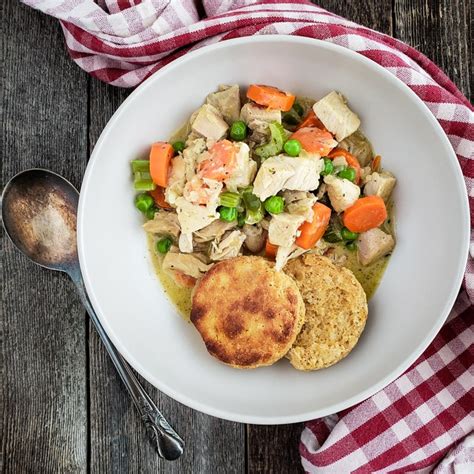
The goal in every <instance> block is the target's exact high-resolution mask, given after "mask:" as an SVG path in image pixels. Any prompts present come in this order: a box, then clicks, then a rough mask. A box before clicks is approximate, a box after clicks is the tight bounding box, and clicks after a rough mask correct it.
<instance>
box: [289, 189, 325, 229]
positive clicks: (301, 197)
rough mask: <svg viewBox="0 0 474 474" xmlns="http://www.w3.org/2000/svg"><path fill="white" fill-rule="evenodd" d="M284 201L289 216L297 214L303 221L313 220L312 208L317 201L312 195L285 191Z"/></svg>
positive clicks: (303, 192)
mask: <svg viewBox="0 0 474 474" xmlns="http://www.w3.org/2000/svg"><path fill="white" fill-rule="evenodd" d="M283 198H284V199H285V205H286V209H287V210H288V212H289V213H290V214H298V215H299V216H302V217H303V218H304V220H305V221H309V222H312V220H313V214H314V212H313V206H314V204H315V202H316V201H317V198H316V196H315V195H314V194H313V193H308V192H305V191H285V192H284V193H283Z"/></svg>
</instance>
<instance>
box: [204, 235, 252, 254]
mask: <svg viewBox="0 0 474 474" xmlns="http://www.w3.org/2000/svg"><path fill="white" fill-rule="evenodd" d="M244 241H245V234H244V233H243V232H241V231H240V230H233V231H232V232H230V233H229V234H228V235H225V236H224V238H223V239H222V240H221V241H218V240H217V239H216V240H215V241H214V242H212V244H211V252H210V254H209V256H210V258H211V260H213V261H218V260H227V259H228V258H233V257H237V256H238V255H239V254H240V250H241V248H242V244H243V243H244Z"/></svg>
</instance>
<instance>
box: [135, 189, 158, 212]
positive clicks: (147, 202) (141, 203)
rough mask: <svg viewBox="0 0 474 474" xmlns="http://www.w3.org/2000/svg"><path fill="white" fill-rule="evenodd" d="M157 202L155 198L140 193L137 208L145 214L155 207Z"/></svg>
mask: <svg viewBox="0 0 474 474" xmlns="http://www.w3.org/2000/svg"><path fill="white" fill-rule="evenodd" d="M154 204H155V201H154V200H153V198H152V197H151V196H150V195H149V194H147V193H140V194H137V195H136V196H135V207H136V208H137V209H138V210H139V211H140V212H143V213H146V211H148V209H150V208H151V207H153V206H154Z"/></svg>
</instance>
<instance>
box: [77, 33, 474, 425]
mask: <svg viewBox="0 0 474 474" xmlns="http://www.w3.org/2000/svg"><path fill="white" fill-rule="evenodd" d="M282 41H283V42H291V43H295V44H301V45H310V46H314V47H317V48H323V49H328V50H332V51H337V52H338V53H340V54H342V55H346V56H349V57H350V58H352V59H355V60H356V61H361V62H363V63H365V64H366V65H367V66H368V67H369V68H371V69H374V70H375V71H377V72H378V73H380V74H382V75H383V76H384V77H385V79H386V80H387V81H389V82H391V83H392V84H393V85H395V86H396V87H398V88H399V89H401V90H402V92H404V93H405V94H408V95H409V96H410V98H411V99H412V101H414V102H415V104H416V105H417V106H418V107H421V108H422V109H423V110H424V112H425V115H426V116H427V119H428V120H429V121H430V122H431V124H432V125H433V127H434V128H435V129H436V130H437V132H438V135H439V137H440V140H441V141H442V142H444V145H445V146H446V151H447V153H449V154H450V155H451V159H452V160H454V165H455V166H454V168H455V169H456V171H455V175H456V180H457V188H458V190H459V193H460V197H461V196H462V209H461V212H462V213H463V214H464V218H465V219H464V222H465V225H464V228H462V229H459V230H458V231H459V232H461V233H463V234H464V235H463V236H462V237H463V239H462V240H463V241H464V243H465V245H464V246H463V248H461V249H460V250H459V251H460V257H459V262H458V268H457V273H456V278H455V279H454V281H453V282H452V285H451V290H450V294H449V297H448V298H447V300H446V302H445V305H444V307H443V308H440V311H439V315H438V317H437V319H436V320H435V321H434V324H433V326H432V328H431V330H430V331H429V332H428V333H427V334H426V336H425V338H424V339H423V340H422V341H420V343H419V344H418V346H417V348H416V349H415V350H414V351H413V352H412V353H411V354H409V355H408V356H407V357H406V358H405V360H404V362H403V363H401V364H399V366H398V367H397V368H395V369H394V370H392V371H391V372H390V373H389V374H387V375H385V377H383V378H382V379H381V380H379V381H378V382H377V383H374V384H372V385H371V386H370V387H367V388H366V389H365V390H363V391H361V392H359V393H358V394H357V395H354V396H352V397H350V398H348V399H346V400H345V401H343V402H339V403H334V404H332V405H328V406H326V407H325V408H319V409H316V410H312V411H306V412H303V413H299V414H295V415H284V416H279V415H276V416H271V417H270V416H254V415H247V414H240V413H236V412H232V411H228V410H223V409H216V408H214V407H213V406H211V405H207V404H206V403H202V402H199V401H196V400H194V399H193V396H192V394H184V393H181V392H178V391H175V390H174V389H173V388H172V387H170V386H168V385H166V384H164V383H162V382H161V381H160V379H159V378H157V377H156V376H155V375H153V374H151V373H150V372H149V371H148V370H146V369H145V368H144V367H143V366H142V364H141V363H140V362H139V361H138V360H136V359H135V358H134V357H133V355H132V354H131V353H130V352H129V351H127V350H126V348H125V347H124V346H123V345H122V343H121V340H120V339H119V338H118V337H117V336H116V334H115V333H114V331H113V328H112V327H111V326H110V325H109V323H108V320H107V318H106V317H104V315H103V314H102V313H101V311H100V305H99V304H98V298H97V296H96V294H95V292H94V288H93V286H92V283H91V280H90V278H89V274H88V271H87V258H86V243H85V241H84V236H83V222H84V220H85V208H84V202H85V196H86V195H87V192H88V187H89V182H90V176H91V175H92V174H93V172H94V165H95V163H96V162H97V160H98V157H99V156H100V155H101V148H102V146H103V143H104V141H105V139H106V136H107V135H108V133H109V131H110V130H111V129H112V128H113V127H114V125H115V123H116V122H117V121H118V120H119V119H120V118H121V116H122V115H123V114H124V113H125V111H126V108H127V106H128V104H129V103H130V102H132V101H133V100H135V97H136V96H138V95H139V94H145V93H146V91H147V89H148V88H149V87H151V86H152V85H153V83H154V82H155V81H158V80H159V79H160V77H161V75H163V74H164V73H168V72H169V71H171V70H172V69H174V68H176V67H179V66H180V65H181V64H183V63H186V62H187V61H190V60H193V59H196V58H199V56H202V55H206V54H208V53H211V52H213V51H215V50H219V49H222V48H227V47H229V46H231V45H235V44H248V43H255V42H261V43H274V42H282ZM469 229H470V214H469V201H468V196H467V191H466V187H465V182H464V178H463V174H462V171H461V167H460V165H459V161H458V159H457V157H456V155H455V152H454V150H453V148H452V145H451V143H450V142H449V140H448V137H447V136H446V134H445V132H444V130H443V129H442V128H441V125H440V124H439V123H438V121H437V120H436V118H435V117H434V115H433V114H432V112H431V111H430V110H429V108H428V107H427V106H426V104H425V103H424V102H423V101H422V100H421V99H420V98H419V97H418V96H417V95H416V94H415V92H413V91H412V90H411V89H410V88H409V87H408V86H407V85H406V84H405V83H403V82H402V81H401V80H400V79H398V78H397V77H395V76H394V75H393V74H392V73H390V72H389V71H387V70H386V69H385V68H383V67H382V66H380V65H379V64H377V63H375V62H374V61H372V60H370V59H368V58H366V57H365V56H363V55H362V54H359V53H357V52H355V51H352V50H350V49H348V48H345V47H343V46H340V45H337V44H333V43H329V42H327V41H323V40H317V39H313V38H306V37H299V36H290V35H282V34H278V35H262V36H249V37H244V38H236V39H230V40H225V41H222V42H219V43H215V44H211V45H207V46H203V47H201V48H199V49H197V50H194V51H192V52H190V53H187V54H185V55H183V56H181V57H180V58H178V59H176V60H174V61H172V62H171V63H169V64H167V65H166V66H164V67H163V68H161V69H160V70H158V71H157V72H155V73H154V74H153V75H151V76H150V77H149V78H147V79H146V80H145V81H144V82H143V83H142V84H140V85H139V86H138V87H137V88H136V89H135V90H134V91H133V92H132V93H131V94H130V95H129V96H128V97H127V98H126V99H125V100H124V101H123V102H122V104H121V105H120V106H119V108H118V109H117V110H116V111H115V113H114V114H113V115H112V117H111V118H110V119H109V121H108V122H107V125H106V126H105V128H104V129H103V130H102V132H101V134H100V137H99V139H98V140H97V143H96V145H95V147H94V149H93V152H92V154H91V156H90V159H89V162H88V164H87V168H86V171H85V173H84V178H83V181H82V186H81V193H80V197H79V206H78V215H77V244H78V255H79V262H80V266H81V271H82V274H83V278H84V283H85V287H86V290H87V293H88V295H89V298H90V301H91V303H92V306H93V307H94V309H95V310H96V312H97V315H98V317H99V320H100V322H101V323H102V325H103V327H104V329H105V330H106V332H107V334H108V336H109V337H110V339H111V340H112V342H113V344H114V345H115V347H116V348H117V350H118V351H119V352H120V353H121V354H122V356H123V357H124V358H125V359H126V360H127V362H128V363H129V364H130V365H131V366H132V367H133V368H134V369H135V370H136V371H137V372H138V373H139V374H140V375H141V376H143V377H144V378H145V379H146V380H147V381H149V382H150V383H151V384H152V385H154V386H155V387H156V388H158V389H159V390H160V391H161V392H163V393H165V394H166V395H168V396H169V397H171V398H173V399H174V400H176V401H178V402H180V403H182V404H184V405H186V406H188V407H190V408H193V409H195V410H198V411H200V412H202V413H205V414H207V415H211V416H215V417H218V418H221V419H225V420H229V421H235V422H241V423H250V424H261V425H270V424H272V425H278V424H287V423H298V422H303V421H307V420H311V419H315V418H320V417H323V416H327V415H330V414H333V413H337V412H339V411H341V410H344V409H346V408H349V407H351V406H353V405H355V404H357V403H359V402H361V401H363V400H366V399H367V398H369V397H371V396H372V395H374V394H375V393H377V392H378V391H380V390H382V389H383V388H385V387H386V386H387V385H389V384H390V383H391V382H393V381H394V380H395V379H397V378H398V377H399V376H400V375H401V374H402V373H403V372H405V371H406V369H407V368H408V367H409V366H410V365H412V363H413V362H414V361H415V360H416V359H418V357H419V356H420V355H421V354H422V353H423V352H424V351H425V349H426V348H427V347H428V345H429V344H430V343H431V342H432V341H433V339H434V338H435V336H436V334H437V333H438V332H439V330H440V328H441V326H442V325H443V324H444V322H445V321H446V319H447V317H448V315H449V313H450V311H451V309H452V307H453V305H454V303H455V301H456V298H457V295H458V291H459V288H460V286H461V283H462V279H463V276H464V271H465V267H466V262H467V258H468V251H469V235H470V231H469Z"/></svg>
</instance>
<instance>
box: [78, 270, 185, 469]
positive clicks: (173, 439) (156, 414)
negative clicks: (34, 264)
mask: <svg viewBox="0 0 474 474" xmlns="http://www.w3.org/2000/svg"><path fill="white" fill-rule="evenodd" d="M70 277H71V279H72V280H73V282H74V283H75V284H76V286H77V289H78V291H79V296H80V298H81V301H82V303H83V305H84V306H85V308H86V310H87V312H88V313H89V316H90V318H91V320H92V322H93V323H94V326H95V328H96V330H97V332H98V333H99V336H100V338H101V339H102V342H103V343H104V346H105V348H106V349H107V352H108V353H109V356H110V358H111V359H112V362H113V363H114V365H115V368H116V369H117V372H118V373H119V375H120V378H121V379H122V382H123V383H124V385H125V387H126V388H127V390H128V392H129V394H130V396H131V398H132V400H133V403H134V404H135V406H136V407H137V410H138V412H139V413H140V417H141V419H142V420H143V422H144V423H145V426H146V430H147V433H148V437H149V438H150V440H151V441H152V443H153V445H154V446H155V448H156V450H157V452H158V455H159V456H160V457H161V458H163V459H167V460H169V461H172V460H175V459H178V458H179V457H180V456H181V454H183V449H184V441H183V440H182V439H181V438H180V436H179V435H178V434H177V433H176V432H175V431H174V430H173V428H172V427H171V426H170V425H169V423H168V422H167V421H166V419H165V417H164V416H163V415H162V414H161V412H160V411H159V410H158V408H157V406H156V405H155V403H154V402H153V400H152V399H151V398H150V397H149V395H148V394H147V393H146V391H145V389H144V388H143V387H142V385H141V384H140V382H139V381H138V379H137V378H136V377H135V374H134V373H133V371H132V369H131V368H130V367H129V365H128V364H127V362H126V361H125V360H124V359H123V357H122V356H121V355H120V354H119V352H118V351H117V349H116V348H115V347H114V345H113V344H112V342H111V341H110V339H109V337H108V336H107V334H106V332H105V330H104V328H103V327H102V324H101V323H100V321H99V319H98V317H97V315H96V313H95V311H94V308H93V307H92V304H91V302H90V300H89V297H88V296H87V293H86V289H85V287H84V282H83V280H82V277H81V275H80V274H79V272H76V271H73V272H71V273H70Z"/></svg>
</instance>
